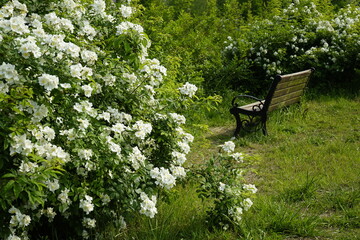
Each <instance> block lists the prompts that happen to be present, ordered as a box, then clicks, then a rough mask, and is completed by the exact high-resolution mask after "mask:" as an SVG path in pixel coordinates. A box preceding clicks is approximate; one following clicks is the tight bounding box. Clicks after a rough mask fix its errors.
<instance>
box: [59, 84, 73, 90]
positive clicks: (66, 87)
mask: <svg viewBox="0 0 360 240" xmlns="http://www.w3.org/2000/svg"><path fill="white" fill-rule="evenodd" d="M60 87H62V88H64V89H69V88H71V84H70V83H61V84H60Z"/></svg>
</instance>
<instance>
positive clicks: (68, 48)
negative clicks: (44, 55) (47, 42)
mask: <svg viewBox="0 0 360 240" xmlns="http://www.w3.org/2000/svg"><path fill="white" fill-rule="evenodd" d="M63 47H64V50H65V52H66V53H67V54H69V55H70V56H71V57H73V58H77V57H79V54H80V50H81V49H80V47H79V46H77V45H76V44H74V43H72V42H69V43H64V46H63Z"/></svg>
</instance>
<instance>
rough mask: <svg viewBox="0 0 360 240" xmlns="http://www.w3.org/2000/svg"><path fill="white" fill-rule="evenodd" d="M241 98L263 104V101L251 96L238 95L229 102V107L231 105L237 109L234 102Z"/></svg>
mask: <svg viewBox="0 0 360 240" xmlns="http://www.w3.org/2000/svg"><path fill="white" fill-rule="evenodd" d="M242 97H246V98H251V99H254V100H256V101H260V103H262V104H264V99H260V98H257V97H254V96H251V95H238V96H236V97H234V98H233V100H232V101H231V105H232V106H233V107H237V106H238V104H237V103H235V101H236V99H238V98H242Z"/></svg>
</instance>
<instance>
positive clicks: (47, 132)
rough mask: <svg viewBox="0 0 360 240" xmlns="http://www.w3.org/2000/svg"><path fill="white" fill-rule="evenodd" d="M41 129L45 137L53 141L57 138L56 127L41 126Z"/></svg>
mask: <svg viewBox="0 0 360 240" xmlns="http://www.w3.org/2000/svg"><path fill="white" fill-rule="evenodd" d="M40 131H41V132H42V133H43V134H44V138H45V139H46V140H48V141H51V140H53V139H54V138H55V131H54V129H52V128H50V127H48V126H46V127H44V128H42V127H40Z"/></svg>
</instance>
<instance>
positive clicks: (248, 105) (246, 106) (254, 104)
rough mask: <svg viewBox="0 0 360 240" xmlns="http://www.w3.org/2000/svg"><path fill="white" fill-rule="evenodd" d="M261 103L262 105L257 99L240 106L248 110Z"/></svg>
mask: <svg viewBox="0 0 360 240" xmlns="http://www.w3.org/2000/svg"><path fill="white" fill-rule="evenodd" d="M262 102H263V103H265V101H264V100H262ZM260 105H261V102H260V101H257V102H253V103H250V104H246V105H243V106H241V107H239V108H241V109H244V110H246V111H253V107H254V106H260ZM261 106H262V105H261Z"/></svg>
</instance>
